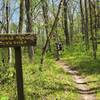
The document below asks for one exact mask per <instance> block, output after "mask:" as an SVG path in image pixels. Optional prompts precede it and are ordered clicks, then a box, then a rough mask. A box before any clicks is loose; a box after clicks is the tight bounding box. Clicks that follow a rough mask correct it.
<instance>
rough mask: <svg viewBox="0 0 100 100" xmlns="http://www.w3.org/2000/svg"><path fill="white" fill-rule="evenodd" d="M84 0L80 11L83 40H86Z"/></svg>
mask: <svg viewBox="0 0 100 100" xmlns="http://www.w3.org/2000/svg"><path fill="white" fill-rule="evenodd" d="M82 4H83V3H82V0H80V10H81V32H82V34H83V40H84V36H85V31H84V25H85V23H84V13H83V5H82Z"/></svg>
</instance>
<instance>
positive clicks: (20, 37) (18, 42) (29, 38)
mask: <svg viewBox="0 0 100 100" xmlns="http://www.w3.org/2000/svg"><path fill="white" fill-rule="evenodd" d="M27 45H33V46H35V45H36V35H35V34H15V35H14V34H13V35H12V34H4V35H0V47H1V48H2V47H16V46H27Z"/></svg>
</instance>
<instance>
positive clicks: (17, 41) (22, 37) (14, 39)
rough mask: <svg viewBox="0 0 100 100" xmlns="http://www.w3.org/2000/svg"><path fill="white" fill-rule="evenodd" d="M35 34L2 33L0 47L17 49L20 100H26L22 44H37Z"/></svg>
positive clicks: (17, 76)
mask: <svg viewBox="0 0 100 100" xmlns="http://www.w3.org/2000/svg"><path fill="white" fill-rule="evenodd" d="M36 39H37V38H36V35H35V34H16V35H12V34H11V35H9V34H4V35H3V34H2V35H0V48H4V47H14V49H15V67H16V81H17V94H18V100H24V86H23V70H22V54H21V47H22V46H35V45H36Z"/></svg>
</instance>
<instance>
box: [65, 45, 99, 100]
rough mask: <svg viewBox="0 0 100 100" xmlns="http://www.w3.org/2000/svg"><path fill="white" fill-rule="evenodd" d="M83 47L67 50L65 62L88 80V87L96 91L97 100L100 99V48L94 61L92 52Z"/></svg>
mask: <svg viewBox="0 0 100 100" xmlns="http://www.w3.org/2000/svg"><path fill="white" fill-rule="evenodd" d="M82 48H83V47H81V48H79V47H76V48H67V49H66V50H65V52H64V54H63V55H64V56H63V60H64V61H65V62H66V63H67V64H69V65H70V66H71V67H72V68H74V69H76V70H78V71H79V72H80V74H81V75H82V76H83V77H84V78H86V79H87V80H88V85H89V86H90V87H91V88H92V89H94V90H95V91H96V98H97V100H99V99H100V48H98V51H97V59H96V60H94V59H93V57H92V53H91V51H87V52H85V50H84V48H83V49H82Z"/></svg>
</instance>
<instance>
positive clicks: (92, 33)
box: [89, 0, 96, 59]
mask: <svg viewBox="0 0 100 100" xmlns="http://www.w3.org/2000/svg"><path fill="white" fill-rule="evenodd" d="M89 11H90V33H91V40H92V49H93V57H94V59H96V42H95V37H94V36H95V34H94V32H93V18H92V17H93V16H92V6H91V0H89Z"/></svg>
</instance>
